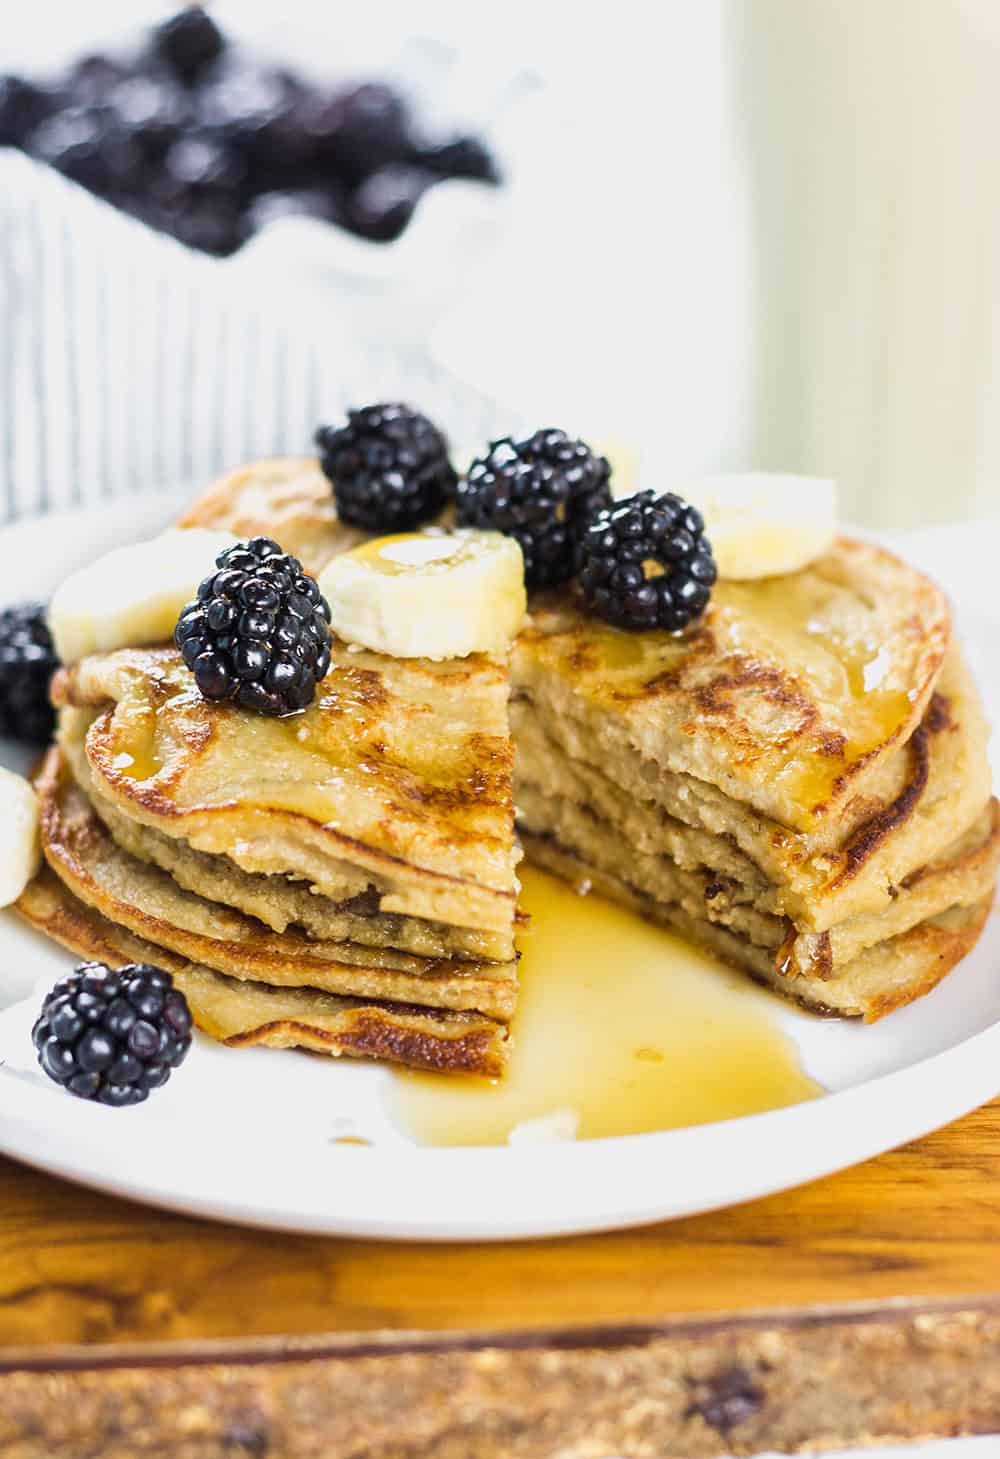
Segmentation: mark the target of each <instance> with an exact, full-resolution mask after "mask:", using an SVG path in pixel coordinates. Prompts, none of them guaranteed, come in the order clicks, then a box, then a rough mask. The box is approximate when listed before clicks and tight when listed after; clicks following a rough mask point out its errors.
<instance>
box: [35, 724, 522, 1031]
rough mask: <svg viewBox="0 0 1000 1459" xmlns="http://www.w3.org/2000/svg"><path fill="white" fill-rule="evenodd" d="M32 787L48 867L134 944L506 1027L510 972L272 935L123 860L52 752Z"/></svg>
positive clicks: (512, 985)
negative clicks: (480, 1016) (472, 1014)
mask: <svg viewBox="0 0 1000 1459" xmlns="http://www.w3.org/2000/svg"><path fill="white" fill-rule="evenodd" d="M35 784H36V789H37V791H38V795H39V802H40V807H41V836H42V850H43V852H44V855H45V858H46V860H47V861H48V863H49V865H50V866H51V868H52V869H53V871H55V873H56V874H57V875H58V876H59V878H60V879H61V880H62V881H63V882H64V883H65V884H66V886H67V887H68V888H69V890H70V891H71V892H72V893H73V895H74V896H75V897H76V898H77V899H78V900H80V901H81V902H84V903H86V905H87V906H89V907H92V908H94V909H95V910H96V911H98V912H100V913H101V914H102V915H103V916H104V917H106V918H107V919H108V920H109V921H111V922H114V923H116V924H117V925H118V926H120V927H124V928H126V929H127V930H128V931H129V932H132V933H134V934H135V935H136V936H139V937H143V938H145V939H147V940H148V941H150V942H155V943H157V944H158V945H160V946H161V947H167V948H169V949H170V950H171V951H172V952H175V953H177V954H179V955H180V956H182V957H187V958H190V959H191V960H192V961H196V962H199V963H204V964H205V965H206V966H208V967H211V968H213V969H214V970H216V971H217V972H223V973H227V974H229V975H231V976H232V977H235V978H242V979H247V980H251V981H256V982H263V983H268V984H270V985H271V986H273V987H313V988H318V989H321V990H323V991H325V992H330V993H337V994H342V995H344V996H348V997H362V998H377V999H378V1000H379V1001H380V1002H392V1003H408V1004H424V1005H426V1006H428V1007H433V1008H452V1009H463V1010H467V1009H472V1010H475V1011H477V1012H480V1013H486V1014H488V1015H490V1017H492V1018H496V1019H500V1020H504V1021H507V1020H509V1019H510V1017H511V1015H512V1013H513V1011H514V1004H515V998H516V991H517V985H516V975H515V965H514V963H513V962H506V963H496V962H473V961H471V960H469V959H454V958H453V959H449V958H421V957H413V956H410V955H408V954H406V953H401V952H397V951H396V950H395V949H392V948H370V947H365V946H363V945H361V944H358V943H352V942H345V941H343V940H336V941H322V940H319V939H316V938H310V937H308V936H307V935H306V934H305V933H304V932H301V931H299V930H298V929H297V928H291V929H286V931H285V932H284V933H282V934H278V933H275V932H272V931H271V930H270V928H267V927H265V926H263V924H262V923H260V922H259V921H258V920H257V919H256V918H254V917H247V916H245V915H244V914H243V913H241V912H237V911H235V910H233V909H232V908H230V907H226V906H222V905H220V904H219V903H217V902H214V901H210V900H208V899H207V898H205V897H202V896H199V895H198V894H197V893H195V892H191V891H185V890H184V889H183V888H182V887H180V886H178V884H177V882H176V881H175V880H174V879H173V878H172V877H171V876H169V875H168V873H167V872H165V871H162V870H160V868H159V867H156V866H152V865H150V864H149V863H147V862H144V861H140V860H138V859H137V858H135V857H134V856H130V855H129V853H128V852H127V851H124V850H122V848H121V847H120V846H119V845H118V844H117V842H115V841H114V840H113V839H112V837H111V836H110V834H109V833H108V832H107V830H106V829H105V828H104V826H103V825H102V824H101V821H100V820H99V818H98V816H97V814H96V813H95V811H94V808H93V806H92V805H91V803H90V802H89V801H88V800H87V798H86V796H85V795H84V794H83V792H82V791H81V790H80V788H79V786H78V785H77V784H76V782H75V781H74V780H73V778H72V776H71V775H70V773H69V771H68V769H67V766H66V764H65V760H64V757H63V755H62V753H61V751H60V750H58V749H53V750H50V752H49V754H48V757H47V759H46V761H45V764H44V765H43V767H42V769H41V771H40V773H39V775H38V776H37V778H36V782H35Z"/></svg>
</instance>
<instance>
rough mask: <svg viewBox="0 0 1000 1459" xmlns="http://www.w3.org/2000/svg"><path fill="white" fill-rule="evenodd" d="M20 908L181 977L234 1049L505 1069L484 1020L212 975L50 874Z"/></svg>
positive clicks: (96, 947)
mask: <svg viewBox="0 0 1000 1459" xmlns="http://www.w3.org/2000/svg"><path fill="white" fill-rule="evenodd" d="M17 910H18V912H19V913H20V914H21V916H22V917H24V919H25V920H26V921H27V922H29V923H30V924H31V925H32V926H33V927H35V928H36V929H37V930H38V931H39V932H42V933H44V934H45V935H46V936H48V937H50V938H52V939H53V941H55V942H58V943H60V944H61V945H62V946H63V947H66V948H69V950H70V951H71V952H73V953H75V954H77V956H79V957H83V958H94V959H99V960H100V961H101V962H104V963H107V964H108V966H109V967H114V968H118V967H123V966H124V965H125V964H126V963H129V962H148V963H154V964H155V965H157V966H158V967H162V968H165V969H166V970H167V971H168V972H170V973H172V974H173V978H174V982H175V984H176V986H177V987H178V988H180V990H181V992H182V993H184V995H185V997H186V998H187V1000H188V1004H189V1006H190V1008H191V1013H192V1016H193V1018H194V1021H195V1024H196V1026H197V1027H198V1028H200V1029H201V1030H202V1032H203V1033H206V1034H209V1035H210V1036H211V1037H212V1038H215V1039H218V1040H219V1041H220V1042H221V1043H224V1044H229V1045H230V1046H232V1047H234V1048H242V1047H247V1046H249V1045H252V1044H263V1045H267V1046H268V1047H271V1048H277V1049H291V1048H298V1049H308V1050H312V1051H313V1052H315V1053H321V1054H330V1055H333V1056H334V1057H340V1056H345V1057H351V1058H364V1059H379V1060H385V1061H386V1062H389V1063H397V1064H405V1065H407V1066H408V1067H410V1068H414V1069H429V1070H434V1071H437V1072H442V1073H445V1072H447V1073H463V1074H480V1075H484V1076H486V1077H489V1078H495V1077H497V1076H498V1075H500V1074H502V1073H503V1070H504V1067H505V1065H506V1061H507V1030H506V1028H505V1027H504V1026H503V1025H502V1024H499V1023H496V1022H495V1021H494V1020H492V1019H490V1018H486V1017H484V1016H483V1015H482V1014H478V1013H455V1012H448V1011H444V1010H440V1009H429V1008H411V1007H408V1006H407V1005H405V1004H390V1003H387V1004H381V1003H379V1002H377V1001H376V1000H370V999H362V998H338V997H335V996H334V995H332V994H330V993H320V992H317V991H315V990H314V989H312V988H270V987H266V986H264V985H262V984H260V983H251V982H243V981H238V980H236V979H234V978H227V977H224V976H223V975H222V974H220V973H216V972H213V971H212V969H210V968H206V967H202V966H199V965H198V964H197V963H192V962H189V961H188V960H187V959H185V958H181V957H178V956H177V955H176V954H174V953H171V952H169V951H167V950H166V949H165V948H162V947H158V946H157V945H156V944H154V943H151V942H146V941H145V940H144V939H142V938H139V937H135V936H133V934H132V933H130V932H128V931H126V930H125V928H123V927H120V926H117V925H116V924H115V923H114V922H109V921H108V920H107V918H105V917H102V916H101V915H100V913H99V912H96V911H95V910H94V909H93V908H92V907H87V906H85V905H84V904H83V903H82V902H80V901H78V900H77V899H76V898H75V897H74V896H73V895H72V893H71V892H70V891H69V889H68V888H67V887H66V886H64V884H63V883H62V882H61V881H60V880H59V878H58V877H57V876H55V874H54V873H53V872H52V871H51V870H49V868H48V867H45V868H43V870H42V871H41V873H40V874H39V875H38V876H37V877H36V878H35V879H34V881H33V882H31V884H30V885H29V886H28V887H27V889H26V890H25V892H24V893H23V895H22V896H21V898H20V900H19V902H18V903H17Z"/></svg>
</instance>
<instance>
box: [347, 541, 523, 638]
mask: <svg viewBox="0 0 1000 1459" xmlns="http://www.w3.org/2000/svg"><path fill="white" fill-rule="evenodd" d="M319 586H320V591H321V592H322V594H323V596H324V597H325V598H326V600H327V602H328V603H329V605H330V625H331V627H332V628H333V631H334V633H336V634H338V635H339V637H341V638H343V639H344V640H346V642H348V643H357V644H361V645H362V646H363V647H364V648H370V649H374V650H375V651H376V652H377V653H384V654H391V655H392V656H393V657H394V658H398V659H415V658H419V659H451V658H462V657H464V656H465V655H466V654H471V653H499V652H501V651H502V650H503V649H505V648H506V647H507V646H508V644H509V643H510V641H511V639H512V638H513V637H514V635H515V633H516V632H517V630H518V628H519V627H520V626H521V620H522V618H523V617H524V612H525V607H526V599H525V591H524V560H523V558H522V556H521V549H520V547H519V546H518V544H517V543H516V542H515V541H514V540H513V539H512V538H510V537H504V536H503V535H502V534H501V533H499V532H480V531H477V530H476V529H474V528H463V529H460V530H458V531H455V532H442V531H440V530H435V529H433V528H432V529H431V530H429V531H426V532H403V533H400V534H398V535H397V536H394V537H379V538H377V539H376V540H375V541H374V542H366V543H364V545H363V546H361V547H356V548H355V549H354V551H353V552H345V553H344V554H343V555H342V556H340V557H335V558H334V559H333V561H332V562H331V563H328V565H327V566H326V567H325V568H324V569H323V571H322V573H321V574H320V577H319Z"/></svg>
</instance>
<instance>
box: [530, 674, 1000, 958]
mask: <svg viewBox="0 0 1000 1459" xmlns="http://www.w3.org/2000/svg"><path fill="white" fill-rule="evenodd" d="M511 721H512V726H513V730H514V734H515V739H516V743H517V767H516V777H515V780H516V796H517V802H518V807H519V811H520V816H521V824H522V829H525V830H528V831H533V832H534V833H535V834H542V835H544V834H553V835H555V836H556V838H557V839H559V840H560V841H561V842H562V843H563V844H564V845H565V846H567V848H568V849H570V850H575V851H577V852H579V853H580V854H582V855H583V856H584V857H585V858H586V859H587V860H592V861H595V862H596V863H597V864H598V865H601V866H602V867H603V868H604V869H605V870H606V871H609V872H611V873H613V874H614V873H616V872H618V871H619V870H620V869H621V868H620V867H619V866H618V865H617V862H618V861H619V860H620V861H621V862H622V863H623V864H624V867H625V868H626V869H627V874H628V875H629V876H630V877H631V879H632V880H633V882H635V883H636V884H637V885H641V887H642V889H643V891H644V892H645V893H646V894H647V895H651V896H658V895H664V896H666V897H668V898H670V897H672V896H676V894H677V891H676V888H677V886H678V885H679V884H684V885H685V886H686V895H687V896H688V898H689V899H690V898H691V897H696V898H698V899H699V901H700V903H701V909H702V910H703V911H705V912H706V914H707V915H708V917H709V918H710V919H711V920H716V921H722V922H726V923H728V924H730V925H734V919H735V918H736V917H739V918H742V919H743V921H742V923H735V925H744V926H745V925H746V919H747V918H748V916H749V915H750V913H751V912H752V913H753V915H754V916H755V917H756V919H757V923H758V924H760V926H761V927H763V926H764V925H765V924H766V926H767V928H769V932H768V935H767V936H763V935H760V936H758V941H763V942H765V944H766V945H773V946H774V947H775V948H777V947H778V945H779V944H781V945H783V956H791V957H792V958H793V961H797V962H799V965H800V970H801V971H806V963H807V961H808V959H807V957H806V954H805V952H804V951H803V949H805V948H806V947H807V946H808V947H811V948H812V949H813V950H814V960H825V961H827V962H829V961H830V960H831V958H832V960H833V962H834V963H835V964H836V963H839V962H842V961H847V960H849V958H851V957H853V956H855V954H856V953H857V952H859V951H861V950H862V949H863V947H864V946H866V945H867V943H866V942H864V941H862V940H860V931H859V930H860V928H862V927H863V926H864V927H868V928H869V932H870V929H871V928H875V927H877V924H878V918H879V917H880V916H887V917H891V918H892V919H893V921H894V922H895V924H896V925H897V926H899V920H900V917H901V915H902V914H903V912H904V909H905V908H907V907H913V906H916V907H917V908H918V909H919V911H918V915H917V916H915V917H913V918H912V920H914V921H918V920H921V918H922V917H925V916H929V915H931V914H932V913H933V912H934V911H937V910H941V908H942V907H943V906H946V905H948V903H947V902H944V903H941V905H940V906H934V905H931V904H930V903H931V902H932V901H933V897H932V896H931V887H932V885H934V884H936V882H935V879H934V878H931V877H929V876H924V877H923V878H922V879H921V880H920V882H919V887H918V882H917V876H918V873H919V872H921V870H922V869H925V868H926V867H927V864H928V862H929V861H931V860H932V859H933V858H934V857H936V856H938V855H939V854H940V853H941V852H942V851H944V852H949V851H950V848H951V847H952V846H953V845H955V844H956V843H958V842H959V841H960V840H961V839H962V837H964V836H966V835H967V834H968V833H969V831H970V828H972V827H974V826H975V825H976V824H977V823H979V824H980V827H981V825H982V822H983V818H984V814H985V807H986V805H987V802H988V797H989V791H990V772H989V763H988V759H987V754H986V745H987V729H986V723H985V719H984V716H983V712H982V706H981V704H980V702H979V697H978V695H977V693H976V691H975V687H974V685H973V684H972V682H971V679H970V677H969V675H968V672H967V670H966V669H965V666H964V664H963V663H962V661H961V659H960V658H959V656H958V653H957V650H956V649H952V650H950V651H949V657H948V660H947V661H946V665H945V669H944V670H943V672H942V674H941V677H940V679H939V681H938V689H937V690H936V691H935V695H934V697H933V699H932V701H931V705H930V707H929V709H928V712H927V714H926V715H925V717H924V722H923V724H922V725H921V726H920V728H919V729H918V731H917V732H916V734H915V735H914V736H913V737H911V740H910V742H909V743H908V745H907V746H906V747H904V750H903V751H902V752H901V754H900V755H899V756H897V757H896V758H897V761H898V769H899V770H900V771H901V772H902V776H901V779H900V782H899V783H898V785H892V786H891V787H890V788H891V789H892V790H894V791H896V794H895V797H894V798H893V799H892V800H890V801H888V802H886V803H883V802H881V801H878V800H875V799H873V798H869V799H868V800H867V801H866V804H865V814H866V816H867V820H866V821H865V822H864V823H862V825H861V826H860V827H857V828H855V829H854V830H853V831H850V832H849V833H848V836H847V839H846V842H845V845H844V846H843V847H842V848H839V849H838V850H837V852H836V853H830V852H821V853H819V854H810V850H809V839H808V838H807V837H805V836H803V835H801V834H797V833H791V832H788V831H787V829H785V828H782V827H779V826H777V825H775V824H774V823H773V822H768V821H766V820H765V819H764V818H762V817H760V816H759V815H755V814H751V813H748V812H747V810H746V808H745V807H742V806H740V805H738V804H737V803H735V802H731V801H727V800H724V799H723V798H721V796H719V795H718V794H716V795H715V796H714V797H712V798H709V797H707V796H706V795H705V793H704V789H703V787H701V786H698V785H692V784H691V783H690V781H689V780H685V779H683V778H678V777H669V776H657V777H655V780H654V779H653V778H652V777H649V776H647V775H645V774H644V773H643V772H642V771H641V770H639V771H638V772H637V768H636V764H635V762H634V761H632V762H629V764H627V765H626V766H624V767H622V766H619V765H618V764H617V763H615V764H614V771H615V773H616V774H617V775H619V776H620V780H621V781H622V782H624V783H616V782H615V781H614V780H613V779H612V778H611V776H610V774H608V773H605V769H603V768H599V767H600V766H601V765H602V764H603V765H606V764H607V761H606V760H604V761H602V760H601V758H600V754H599V745H597V744H595V743H593V742H592V741H590V740H588V739H586V738H585V737H584V736H582V735H578V736H575V737H569V736H567V734H566V733H565V725H556V726H553V727H552V730H551V732H549V731H548V729H547V721H543V718H542V716H540V715H539V713H538V711H537V709H536V707H535V705H534V703H533V701H531V700H529V699H525V698H523V697H519V698H517V699H515V702H514V704H513V705H512V708H511ZM567 742H568V743H569V744H572V746H573V749H574V750H575V752H576V753H575V754H571V753H569V752H568V750H567V748H566V746H567ZM939 880H940V879H939V878H938V879H937V881H939ZM982 890H983V891H985V887H983V889H982ZM747 930H748V931H749V928H747ZM826 933H829V936H826V937H825V938H824V937H823V936H821V934H826ZM884 935H885V934H878V935H876V936H874V937H872V936H871V935H868V942H871V941H877V940H879V936H884Z"/></svg>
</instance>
